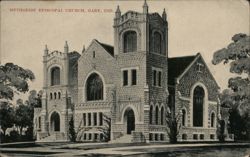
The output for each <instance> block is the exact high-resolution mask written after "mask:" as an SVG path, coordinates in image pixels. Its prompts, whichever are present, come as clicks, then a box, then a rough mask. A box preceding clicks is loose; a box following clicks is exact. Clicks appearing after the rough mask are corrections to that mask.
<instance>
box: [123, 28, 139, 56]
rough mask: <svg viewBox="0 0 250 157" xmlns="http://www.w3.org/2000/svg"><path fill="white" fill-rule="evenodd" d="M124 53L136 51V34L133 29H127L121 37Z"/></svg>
mask: <svg viewBox="0 0 250 157" xmlns="http://www.w3.org/2000/svg"><path fill="white" fill-rule="evenodd" d="M123 46H124V47H123V48H124V53H126V52H135V51H137V35H136V32H135V31H127V32H126V33H125V34H124V37H123Z"/></svg>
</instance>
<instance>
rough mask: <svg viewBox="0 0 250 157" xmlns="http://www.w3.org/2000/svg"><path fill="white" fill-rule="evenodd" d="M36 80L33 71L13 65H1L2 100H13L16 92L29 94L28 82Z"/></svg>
mask: <svg viewBox="0 0 250 157" xmlns="http://www.w3.org/2000/svg"><path fill="white" fill-rule="evenodd" d="M34 79H35V76H34V74H33V72H32V71H30V70H29V69H23V68H22V67H20V66H18V65H15V64H13V63H6V64H5V65H0V99H7V100H12V99H13V97H14V92H23V93H25V92H27V91H28V90H29V86H28V81H29V80H30V81H32V80H34Z"/></svg>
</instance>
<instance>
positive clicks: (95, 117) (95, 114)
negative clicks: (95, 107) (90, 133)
mask: <svg viewBox="0 0 250 157" xmlns="http://www.w3.org/2000/svg"><path fill="white" fill-rule="evenodd" d="M96 125H97V113H96V112H95V113H94V126H96Z"/></svg>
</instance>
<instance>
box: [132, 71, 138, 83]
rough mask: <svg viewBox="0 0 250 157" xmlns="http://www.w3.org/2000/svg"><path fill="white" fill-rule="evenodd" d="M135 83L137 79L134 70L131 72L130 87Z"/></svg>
mask: <svg viewBox="0 0 250 157" xmlns="http://www.w3.org/2000/svg"><path fill="white" fill-rule="evenodd" d="M136 83H137V78H136V70H135V69H133V70H132V85H136Z"/></svg>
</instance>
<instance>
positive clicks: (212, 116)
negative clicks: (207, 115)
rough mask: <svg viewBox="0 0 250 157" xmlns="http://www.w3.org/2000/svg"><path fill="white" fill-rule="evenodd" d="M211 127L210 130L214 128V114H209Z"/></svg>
mask: <svg viewBox="0 0 250 157" xmlns="http://www.w3.org/2000/svg"><path fill="white" fill-rule="evenodd" d="M211 127H212V128H213V127H215V114H214V113H212V114H211Z"/></svg>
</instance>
